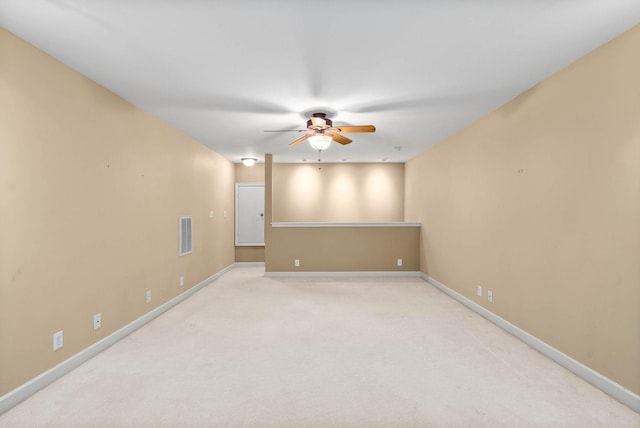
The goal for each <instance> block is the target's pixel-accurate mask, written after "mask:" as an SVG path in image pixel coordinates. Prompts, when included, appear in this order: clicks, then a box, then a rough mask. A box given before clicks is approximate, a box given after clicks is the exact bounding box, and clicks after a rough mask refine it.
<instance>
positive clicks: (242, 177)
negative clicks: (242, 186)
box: [235, 163, 264, 262]
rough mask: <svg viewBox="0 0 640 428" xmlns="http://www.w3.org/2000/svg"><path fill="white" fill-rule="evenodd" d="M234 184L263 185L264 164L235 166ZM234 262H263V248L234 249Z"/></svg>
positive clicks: (245, 247)
mask: <svg viewBox="0 0 640 428" xmlns="http://www.w3.org/2000/svg"><path fill="white" fill-rule="evenodd" d="M235 170H236V183H264V164H258V163H257V164H255V165H254V166H251V167H248V166H244V165H243V164H241V163H237V164H235ZM236 262H264V246H259V247H258V246H241V247H236Z"/></svg>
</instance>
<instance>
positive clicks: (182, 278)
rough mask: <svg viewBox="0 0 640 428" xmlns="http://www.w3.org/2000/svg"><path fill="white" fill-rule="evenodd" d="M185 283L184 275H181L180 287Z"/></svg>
mask: <svg viewBox="0 0 640 428" xmlns="http://www.w3.org/2000/svg"><path fill="white" fill-rule="evenodd" d="M183 285H184V276H181V277H180V287H182V286H183Z"/></svg>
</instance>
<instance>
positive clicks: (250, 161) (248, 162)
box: [241, 158, 258, 166]
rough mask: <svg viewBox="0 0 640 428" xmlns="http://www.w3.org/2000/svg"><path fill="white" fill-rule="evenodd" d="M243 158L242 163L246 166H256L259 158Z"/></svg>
mask: <svg viewBox="0 0 640 428" xmlns="http://www.w3.org/2000/svg"><path fill="white" fill-rule="evenodd" d="M241 160H242V163H243V164H244V166H254V165H255V164H256V161H257V160H258V159H256V158H242V159H241Z"/></svg>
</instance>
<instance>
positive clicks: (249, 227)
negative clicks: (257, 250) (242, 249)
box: [236, 183, 264, 246]
mask: <svg viewBox="0 0 640 428" xmlns="http://www.w3.org/2000/svg"><path fill="white" fill-rule="evenodd" d="M236 245H238V246H256V245H264V183H236Z"/></svg>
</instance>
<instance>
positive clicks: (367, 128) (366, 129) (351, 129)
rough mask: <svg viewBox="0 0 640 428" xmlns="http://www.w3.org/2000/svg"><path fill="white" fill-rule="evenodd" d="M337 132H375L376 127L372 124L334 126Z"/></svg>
mask: <svg viewBox="0 0 640 428" xmlns="http://www.w3.org/2000/svg"><path fill="white" fill-rule="evenodd" d="M334 129H336V130H337V131H339V132H376V127H375V126H373V125H362V126H335V127H334Z"/></svg>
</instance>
